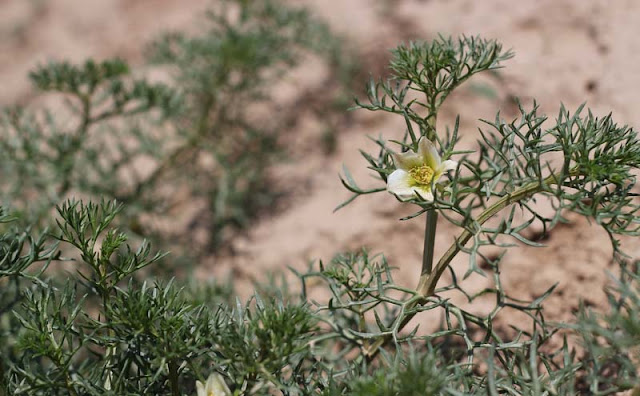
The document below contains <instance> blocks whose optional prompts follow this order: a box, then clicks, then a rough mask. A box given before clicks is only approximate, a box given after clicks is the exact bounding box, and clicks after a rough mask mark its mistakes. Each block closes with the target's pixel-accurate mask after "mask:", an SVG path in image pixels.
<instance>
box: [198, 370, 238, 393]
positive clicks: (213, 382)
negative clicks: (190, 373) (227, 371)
mask: <svg viewBox="0 0 640 396" xmlns="http://www.w3.org/2000/svg"><path fill="white" fill-rule="evenodd" d="M196 389H197V391H198V396H231V391H230V390H229V387H227V384H225V383H224V379H223V378H222V376H221V375H220V374H218V373H212V374H211V375H209V378H207V383H206V384H203V383H202V382H200V381H196Z"/></svg>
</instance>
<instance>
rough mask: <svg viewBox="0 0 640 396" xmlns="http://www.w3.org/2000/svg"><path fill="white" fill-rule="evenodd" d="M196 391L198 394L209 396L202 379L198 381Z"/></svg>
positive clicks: (199, 395)
mask: <svg viewBox="0 0 640 396" xmlns="http://www.w3.org/2000/svg"><path fill="white" fill-rule="evenodd" d="M196 391H197V392H198V396H207V390H206V389H205V388H204V384H203V383H202V382H200V381H196Z"/></svg>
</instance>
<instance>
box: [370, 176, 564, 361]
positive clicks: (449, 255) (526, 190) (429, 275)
mask: <svg viewBox="0 0 640 396" xmlns="http://www.w3.org/2000/svg"><path fill="white" fill-rule="evenodd" d="M571 173H572V174H573V173H574V172H571ZM557 181H558V177H557V176H556V175H550V176H548V177H547V178H546V179H544V180H542V181H541V182H540V181H536V182H531V183H528V184H526V185H524V186H522V187H520V188H519V189H517V190H515V191H513V192H512V193H510V194H507V195H505V196H504V197H502V198H500V199H499V200H497V201H496V202H495V203H493V204H492V205H491V206H489V207H488V208H487V209H485V210H484V211H483V212H482V213H481V214H480V215H479V216H478V218H477V220H476V221H475V225H476V228H475V230H469V229H468V228H467V229H465V230H464V231H463V232H462V234H460V236H458V237H457V238H456V240H455V241H454V243H453V244H452V245H451V246H450V247H449V249H448V250H447V251H446V252H445V254H444V255H443V256H442V258H440V260H439V261H438V264H436V266H435V268H434V269H433V271H427V272H425V265H424V264H425V263H426V262H427V259H426V258H425V259H423V268H422V275H421V276H420V282H419V283H418V286H417V288H416V292H417V295H418V296H421V298H420V299H415V298H412V299H411V300H410V302H409V303H408V304H407V306H406V307H405V308H404V310H403V311H404V312H407V311H411V309H412V308H414V307H415V306H416V305H418V304H421V303H423V302H424V301H425V300H426V299H427V298H428V297H430V296H432V295H433V293H434V292H435V288H436V285H437V284H438V280H439V279H440V277H441V276H442V274H443V273H444V271H445V269H446V268H447V267H448V266H449V264H450V263H451V260H453V258H454V257H455V256H456V255H457V254H458V253H459V252H460V250H461V249H462V248H463V247H464V245H465V244H466V243H467V242H468V241H469V239H471V237H472V236H473V235H475V234H477V233H478V232H480V228H479V227H480V226H482V225H483V224H484V223H485V222H487V220H489V219H490V218H491V217H493V216H494V215H495V214H497V213H498V212H500V211H501V210H502V209H504V208H506V207H508V206H509V205H511V204H514V203H516V202H519V201H521V200H523V199H526V198H529V197H531V196H532V195H534V194H536V193H538V192H541V191H544V190H545V189H546V188H547V187H548V186H549V185H552V184H556V183H557ZM432 211H433V212H435V210H430V211H429V212H427V213H428V214H427V230H426V232H425V248H426V247H427V238H428V235H427V234H428V232H429V230H430V228H431V227H433V231H434V234H435V224H434V225H431V223H429V214H430V213H431V212H432ZM436 219H437V214H436ZM434 236H435V235H434ZM431 248H432V249H433V245H431ZM431 255H433V253H432V252H431ZM425 256H426V254H425ZM429 269H430V268H429ZM415 315H416V312H409V313H408V314H407V315H406V316H404V317H402V318H398V319H399V320H400V321H401V322H400V324H399V326H398V327H397V329H398V331H400V330H402V329H403V328H404V327H405V326H406V325H407V324H408V323H409V322H410V321H411V319H413V317H414V316H415ZM390 337H391V335H387V336H384V337H381V338H379V339H378V340H377V341H376V342H374V343H372V344H371V347H370V348H369V349H368V350H366V351H365V354H366V355H367V357H368V358H369V359H372V358H373V357H374V356H375V355H376V354H377V353H378V351H379V348H380V347H381V346H382V345H383V344H384V343H385V342H386V341H387V340H388V339H389V338H390Z"/></svg>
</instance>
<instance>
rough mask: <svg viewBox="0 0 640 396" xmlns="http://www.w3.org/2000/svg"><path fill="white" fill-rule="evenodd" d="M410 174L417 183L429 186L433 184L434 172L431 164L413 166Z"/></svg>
mask: <svg viewBox="0 0 640 396" xmlns="http://www.w3.org/2000/svg"><path fill="white" fill-rule="evenodd" d="M409 174H410V175H411V179H413V181H414V182H415V183H416V184H419V185H423V186H429V185H431V180H432V179H433V174H434V172H433V169H431V167H430V166H429V165H420V166H416V167H414V168H411V170H410V171H409Z"/></svg>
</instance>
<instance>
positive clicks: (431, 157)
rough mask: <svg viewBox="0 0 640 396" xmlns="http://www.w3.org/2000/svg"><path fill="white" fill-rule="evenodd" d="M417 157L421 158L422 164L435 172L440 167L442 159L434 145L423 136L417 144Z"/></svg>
mask: <svg viewBox="0 0 640 396" xmlns="http://www.w3.org/2000/svg"><path fill="white" fill-rule="evenodd" d="M418 155H420V157H421V158H422V163H424V164H427V165H429V166H430V167H431V169H434V170H435V169H438V168H439V167H440V163H441V162H442V159H441V158H440V154H438V150H436V145H435V144H433V142H432V141H431V140H429V139H427V138H426V137H424V136H423V137H421V138H420V141H419V142H418Z"/></svg>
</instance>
